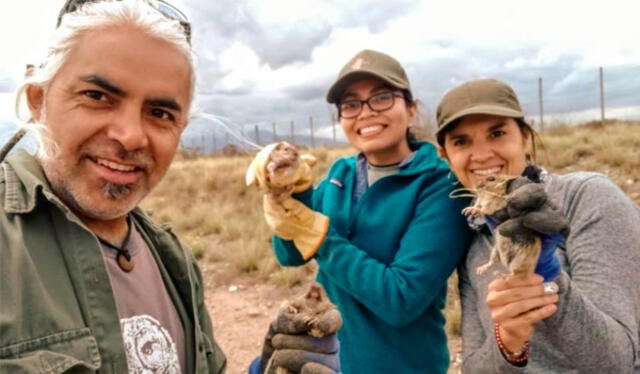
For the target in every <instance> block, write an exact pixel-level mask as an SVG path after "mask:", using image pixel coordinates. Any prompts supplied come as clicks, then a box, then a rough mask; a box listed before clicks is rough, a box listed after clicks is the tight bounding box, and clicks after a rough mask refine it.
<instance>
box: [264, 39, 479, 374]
mask: <svg viewBox="0 0 640 374" xmlns="http://www.w3.org/2000/svg"><path fill="white" fill-rule="evenodd" d="M327 101H328V102H329V103H332V104H335V105H336V106H337V110H338V114H339V117H340V123H341V124H342V128H343V130H344V132H345V134H346V136H347V139H348V140H349V143H350V144H351V146H353V147H354V148H356V149H357V150H358V151H359V152H360V153H359V154H358V155H357V156H354V157H348V158H342V159H339V160H338V161H336V162H335V163H334V164H333V165H332V167H331V169H330V170H329V172H328V175H327V177H326V178H325V179H324V180H323V181H322V182H321V183H320V184H319V185H318V187H316V188H315V189H309V190H307V191H304V192H303V193H300V194H297V195H294V196H295V197H296V199H298V200H295V202H296V204H299V206H297V207H295V208H292V207H291V206H288V207H287V208H288V209H289V211H290V212H291V211H296V212H298V213H299V212H300V210H307V211H308V210H309V208H310V209H313V210H314V211H315V212H314V213H313V215H315V216H316V217H317V216H318V215H321V216H323V217H325V220H324V221H325V222H326V217H328V222H329V224H328V225H322V226H319V225H318V226H316V229H317V235H315V237H316V238H317V240H316V241H315V245H310V243H312V242H314V240H312V238H311V237H312V235H311V233H310V231H309V230H305V232H304V233H305V238H304V239H305V240H301V238H300V237H295V236H294V235H292V234H291V232H292V230H288V231H287V232H284V230H283V231H282V232H280V231H279V229H278V227H273V226H272V228H274V231H275V232H276V235H279V236H280V237H285V238H287V239H292V240H293V241H289V240H283V239H280V238H279V237H277V236H276V237H275V238H274V248H275V253H276V256H277V258H278V260H279V261H280V263H281V264H283V265H287V266H296V265H301V264H303V263H305V262H306V261H309V260H311V259H312V258H314V259H315V260H316V261H317V263H318V265H319V271H318V276H317V279H318V281H319V282H320V283H322V284H323V286H324V287H325V288H326V291H327V293H328V295H329V297H330V298H331V300H333V301H334V302H335V304H336V305H337V306H338V307H339V309H340V311H341V313H342V316H343V319H344V324H343V327H342V329H341V330H340V331H339V332H338V337H339V339H340V343H341V346H340V360H341V365H342V370H343V372H344V373H348V374H351V373H405V374H406V373H434V374H444V373H446V371H447V368H448V365H449V352H448V349H447V337H446V334H445V332H444V322H445V320H444V316H443V314H442V308H443V307H444V303H445V295H446V290H447V279H448V277H449V275H450V274H451V272H452V271H453V270H454V269H455V267H456V266H457V264H458V263H459V262H460V261H461V260H462V258H463V256H464V254H465V252H466V249H467V248H468V246H469V243H470V241H469V239H470V234H471V232H470V230H469V229H468V227H467V226H466V222H465V220H464V219H463V217H462V216H461V215H460V214H459V211H460V210H461V209H462V208H463V206H464V202H463V201H460V200H453V199H450V198H449V197H448V196H449V193H450V192H451V191H452V190H453V186H452V185H451V184H450V183H449V181H448V179H447V175H448V173H449V168H448V167H447V165H446V163H445V162H444V161H443V160H442V159H440V158H439V157H438V154H437V150H436V148H435V147H434V146H433V145H431V144H428V143H425V142H418V141H414V140H413V139H412V138H411V137H410V136H409V135H408V134H409V127H410V126H411V123H412V121H413V120H414V118H415V116H416V112H417V103H416V102H415V101H414V100H413V97H412V93H411V89H410V86H409V80H408V79H407V76H406V74H405V71H404V69H403V68H402V66H401V65H400V64H399V63H398V61H396V60H395V59H393V58H392V57H390V56H388V55H386V54H383V53H380V52H375V51H370V50H365V51H361V52H360V53H358V54H357V55H356V56H354V57H353V58H352V59H351V60H350V61H349V62H348V63H347V64H346V65H345V66H344V68H343V69H342V70H341V71H340V73H339V75H338V78H337V80H336V81H335V83H334V84H333V85H332V86H331V88H330V89H329V92H328V94H327ZM299 201H301V202H299ZM276 203H277V202H275V201H269V200H267V204H265V214H266V216H267V221H268V222H272V223H273V222H279V223H282V222H283V221H284V222H286V221H292V220H294V218H292V217H291V216H292V214H289V215H280V216H277V217H276V216H274V215H277V214H278V212H282V211H284V209H282V208H281V209H278V207H270V206H268V205H269V204H276ZM303 203H304V204H303ZM296 216H302V214H296ZM315 221H316V222H319V221H320V220H315ZM301 224H302V223H300V222H291V224H290V225H289V226H288V227H289V228H290V229H291V228H293V227H294V226H295V227H299V226H300V225H301ZM318 227H321V228H318Z"/></svg>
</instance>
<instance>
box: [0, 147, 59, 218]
mask: <svg viewBox="0 0 640 374" xmlns="http://www.w3.org/2000/svg"><path fill="white" fill-rule="evenodd" d="M1 168H2V174H4V182H5V186H6V187H5V196H4V201H3V202H2V204H3V206H4V210H5V212H7V213H29V212H31V211H33V209H34V208H35V206H36V203H37V200H38V198H37V197H38V196H37V194H38V189H41V190H42V192H43V194H44V195H45V196H46V197H47V198H48V199H55V200H56V201H58V202H59V199H58V198H57V197H56V196H55V195H54V194H53V192H52V191H51V188H50V187H49V183H48V182H47V179H46V177H45V176H44V172H43V171H42V168H41V167H40V164H39V163H38V161H36V159H35V157H33V156H32V155H30V154H29V153H27V152H26V151H24V150H22V149H19V150H16V151H15V152H12V153H11V154H10V155H9V156H7V158H6V162H4V163H2V164H1Z"/></svg>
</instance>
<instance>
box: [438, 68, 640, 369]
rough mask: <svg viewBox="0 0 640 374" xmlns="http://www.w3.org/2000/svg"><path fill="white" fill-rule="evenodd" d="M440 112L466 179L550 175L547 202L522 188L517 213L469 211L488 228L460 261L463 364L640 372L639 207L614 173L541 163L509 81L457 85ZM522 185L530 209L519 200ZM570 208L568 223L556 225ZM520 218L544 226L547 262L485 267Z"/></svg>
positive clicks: (533, 228)
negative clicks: (520, 269) (556, 169)
mask: <svg viewBox="0 0 640 374" xmlns="http://www.w3.org/2000/svg"><path fill="white" fill-rule="evenodd" d="M437 117H438V134H437V138H438V143H439V144H440V146H441V153H442V155H443V156H444V157H446V158H447V159H448V160H449V163H450V166H451V169H452V171H453V172H454V173H455V175H456V176H457V177H458V180H459V181H460V183H461V184H462V186H464V187H466V188H474V187H476V186H478V184H479V183H481V182H484V181H488V180H491V179H492V178H497V176H498V175H501V174H502V175H509V176H520V175H524V176H527V177H528V178H529V179H530V180H531V181H532V182H535V183H539V184H541V186H542V188H539V189H538V191H541V193H540V194H539V195H538V196H537V199H536V200H537V201H538V202H534V201H533V200H534V199H533V198H532V196H533V195H528V194H524V193H523V192H522V191H525V190H526V189H521V188H519V189H515V192H512V193H511V195H510V199H509V200H507V204H508V209H507V211H508V215H507V216H503V217H501V218H498V217H495V216H494V217H490V218H486V219H484V220H483V219H480V220H478V219H476V220H470V221H469V224H470V225H471V226H472V227H473V228H475V229H476V230H477V233H476V235H475V237H474V240H473V244H472V245H471V248H470V250H469V253H468V255H467V259H466V262H465V263H464V264H463V265H462V266H461V267H460V269H459V270H460V271H459V277H460V293H461V301H462V337H463V372H465V373H474V374H481V373H640V366H639V365H638V364H637V363H636V357H637V356H638V355H637V352H638V344H639V342H638V326H639V317H640V297H639V292H640V289H639V287H638V284H640V273H639V272H638V269H639V268H640V210H639V209H638V207H637V206H636V205H635V204H634V203H633V202H632V201H631V200H630V199H629V198H628V197H627V196H626V195H625V194H624V193H623V192H622V191H621V190H620V189H619V188H618V187H617V186H615V185H614V184H613V183H612V182H611V181H610V180H609V179H607V177H605V176H604V175H601V174H597V173H587V172H576V173H571V174H566V175H553V174H548V173H547V172H546V171H545V170H544V169H542V168H540V167H538V166H535V165H534V164H533V161H534V158H535V157H534V156H535V152H534V132H533V130H532V129H531V127H530V126H529V125H528V124H527V123H526V122H525V120H524V113H523V111H522V109H521V107H520V103H519V102H518V98H517V96H516V94H515V93H514V91H513V90H512V89H511V87H509V86H508V85H506V84H504V83H502V82H500V81H497V80H493V79H477V80H472V81H469V82H466V83H464V84H462V85H460V86H457V87H455V88H453V89H452V90H450V91H449V92H448V93H447V94H445V96H444V97H443V98H442V101H441V103H440V105H439V106H438V111H437ZM516 195H521V196H518V197H517V199H520V200H519V201H520V203H522V202H523V201H524V204H525V205H526V206H525V208H527V209H525V210H524V211H523V210H518V209H512V208H515V204H516V203H515V202H516V200H517V199H516ZM544 200H546V201H547V202H546V203H544V204H542V205H541V204H539V202H540V201H544ZM543 206H544V207H545V208H544V209H543V208H542V207H543ZM550 206H555V207H557V209H554V208H549V207H550ZM523 212H524V213H523ZM559 218H560V219H562V218H564V219H566V221H565V222H566V223H567V224H568V228H569V230H566V231H565V232H564V234H566V235H563V233H559V232H554V230H550V229H549V227H548V223H549V222H551V221H555V222H558V221H559ZM512 224H515V226H517V229H521V230H529V231H530V232H534V233H537V234H538V235H540V238H541V244H542V245H541V254H540V257H539V260H538V263H537V265H536V268H535V272H536V273H535V274H529V275H519V276H511V277H496V276H495V275H494V273H495V271H497V272H501V273H507V271H506V269H505V268H504V267H503V266H502V265H494V266H492V267H491V268H490V270H491V271H487V272H484V273H482V274H478V273H477V271H476V269H477V268H478V267H479V266H481V265H483V264H485V263H487V262H488V260H489V257H490V252H491V249H492V245H493V241H494V237H495V235H496V234H495V231H496V230H498V231H499V233H500V234H502V235H507V236H508V235H510V234H509V232H510V231H509V230H506V229H505V228H507V227H508V225H512Z"/></svg>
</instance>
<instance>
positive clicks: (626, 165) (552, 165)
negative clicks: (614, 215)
mask: <svg viewBox="0 0 640 374" xmlns="http://www.w3.org/2000/svg"><path fill="white" fill-rule="evenodd" d="M542 142H543V144H544V151H543V152H541V154H540V155H539V156H540V157H538V159H539V160H538V161H539V162H540V163H541V164H542V165H544V166H546V167H548V168H549V169H550V170H551V171H554V172H559V173H568V172H572V171H576V170H589V171H597V172H600V173H604V174H606V175H608V176H609V177H610V178H611V179H612V180H613V181H614V182H616V183H617V184H618V185H619V186H620V187H621V188H622V190H623V191H625V192H626V193H627V194H629V196H631V198H632V199H634V200H635V201H636V202H640V123H629V122H627V123H621V122H618V123H616V122H613V123H605V125H604V126H601V125H599V124H595V123H594V124H589V125H585V126H578V127H566V126H565V127H559V128H554V129H552V130H550V131H548V132H546V133H544V134H542Z"/></svg>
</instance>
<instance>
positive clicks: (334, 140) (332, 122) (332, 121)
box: [331, 114, 337, 145]
mask: <svg viewBox="0 0 640 374" xmlns="http://www.w3.org/2000/svg"><path fill="white" fill-rule="evenodd" d="M331 128H332V129H333V145H335V144H336V143H337V142H336V121H335V119H334V118H333V114H331Z"/></svg>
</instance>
